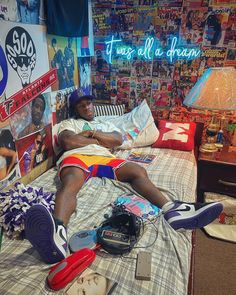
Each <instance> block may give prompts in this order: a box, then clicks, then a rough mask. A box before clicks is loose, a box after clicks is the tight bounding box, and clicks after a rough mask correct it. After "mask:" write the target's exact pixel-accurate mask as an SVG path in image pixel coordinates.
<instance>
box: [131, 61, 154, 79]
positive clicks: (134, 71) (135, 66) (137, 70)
mask: <svg viewBox="0 0 236 295" xmlns="http://www.w3.org/2000/svg"><path fill="white" fill-rule="evenodd" d="M151 73H152V61H146V60H134V61H133V62H132V64H131V76H132V77H150V76H151Z"/></svg>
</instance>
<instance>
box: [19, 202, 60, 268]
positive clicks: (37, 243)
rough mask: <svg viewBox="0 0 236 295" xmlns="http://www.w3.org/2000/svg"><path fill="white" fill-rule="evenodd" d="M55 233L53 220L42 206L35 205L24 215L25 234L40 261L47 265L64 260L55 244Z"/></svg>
mask: <svg viewBox="0 0 236 295" xmlns="http://www.w3.org/2000/svg"><path fill="white" fill-rule="evenodd" d="M55 233H56V229H55V225H54V220H53V219H52V216H51V214H50V213H49V212H48V210H47V209H46V208H45V207H44V206H43V205H35V206H33V207H31V208H30V209H29V210H28V211H27V213H26V219H25V234H26V238H27V239H28V240H29V241H30V243H31V244H32V245H33V247H34V248H35V249H36V250H37V251H38V253H39V255H40V257H41V258H42V260H43V261H44V262H46V263H48V264H52V263H56V262H59V261H61V260H62V259H64V258H65V255H64V254H63V253H62V252H61V251H60V249H59V248H58V246H57V245H56V244H55V241H54V235H55Z"/></svg>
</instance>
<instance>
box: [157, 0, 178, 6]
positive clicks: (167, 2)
mask: <svg viewBox="0 0 236 295" xmlns="http://www.w3.org/2000/svg"><path fill="white" fill-rule="evenodd" d="M182 3H183V0H160V1H158V5H159V6H165V7H181V6H182Z"/></svg>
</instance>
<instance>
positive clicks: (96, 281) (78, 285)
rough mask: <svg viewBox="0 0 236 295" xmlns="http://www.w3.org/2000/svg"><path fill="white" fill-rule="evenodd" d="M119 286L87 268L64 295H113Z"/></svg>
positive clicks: (68, 287) (67, 288) (66, 289)
mask: <svg viewBox="0 0 236 295" xmlns="http://www.w3.org/2000/svg"><path fill="white" fill-rule="evenodd" d="M117 284H118V283H117V282H116V281H114V280H111V279H109V278H107V277H106V276H104V275H102V274H99V273H97V272H95V271H93V270H91V269H90V268H87V269H85V270H84V271H83V272H82V273H81V274H80V275H79V276H78V277H76V278H75V279H74V281H73V282H72V283H70V284H69V285H68V286H67V287H66V288H65V290H64V291H63V295H78V294H81V295H86V294H96V295H111V294H112V292H113V290H114V289H115V287H116V286H117Z"/></svg>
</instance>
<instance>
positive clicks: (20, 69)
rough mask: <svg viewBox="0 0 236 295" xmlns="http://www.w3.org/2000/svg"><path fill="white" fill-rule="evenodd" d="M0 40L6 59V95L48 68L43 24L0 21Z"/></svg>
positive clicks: (23, 85)
mask: <svg viewBox="0 0 236 295" xmlns="http://www.w3.org/2000/svg"><path fill="white" fill-rule="evenodd" d="M0 40H1V41H2V42H1V44H2V47H3V49H4V52H5V55H6V59H7V62H8V71H9V73H8V82H7V87H6V98H9V97H10V96H12V95H13V94H15V93H16V92H18V91H20V90H21V89H23V88H24V87H26V86H27V85H30V83H32V82H33V81H35V80H36V79H38V78H39V77H41V76H42V75H44V74H45V73H47V72H48V71H49V64H48V59H47V56H48V53H47V42H46V33H45V28H44V27H43V26H40V25H38V26H35V25H28V24H26V25H25V24H20V23H14V22H9V21H1V30H0Z"/></svg>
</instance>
